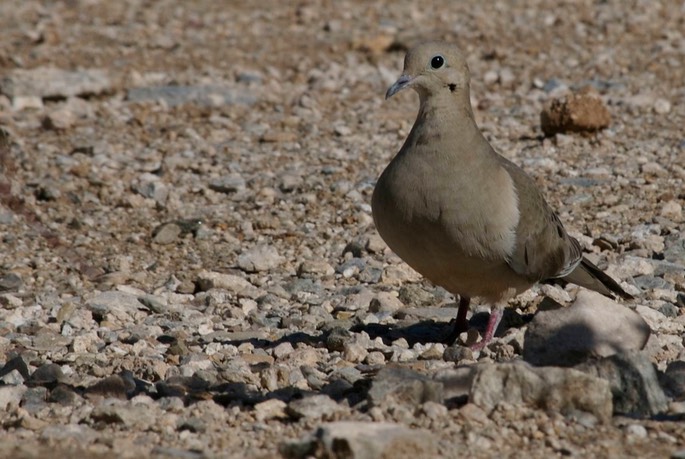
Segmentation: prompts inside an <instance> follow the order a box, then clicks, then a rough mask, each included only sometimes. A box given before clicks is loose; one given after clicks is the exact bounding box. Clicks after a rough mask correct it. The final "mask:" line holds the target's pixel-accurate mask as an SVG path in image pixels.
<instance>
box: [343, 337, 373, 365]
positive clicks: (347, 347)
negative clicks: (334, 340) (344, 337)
mask: <svg viewBox="0 0 685 459" xmlns="http://www.w3.org/2000/svg"><path fill="white" fill-rule="evenodd" d="M367 355H369V351H367V350H366V348H365V347H364V346H362V345H361V344H359V343H356V342H347V343H345V344H344V346H343V358H344V359H345V360H346V361H347V362H352V363H359V362H362V361H363V360H364V359H365V358H366V356H367Z"/></svg>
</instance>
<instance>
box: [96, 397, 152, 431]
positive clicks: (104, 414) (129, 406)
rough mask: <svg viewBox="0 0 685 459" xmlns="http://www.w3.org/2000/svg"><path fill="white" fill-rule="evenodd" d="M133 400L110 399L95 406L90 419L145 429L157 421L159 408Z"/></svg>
mask: <svg viewBox="0 0 685 459" xmlns="http://www.w3.org/2000/svg"><path fill="white" fill-rule="evenodd" d="M151 408H152V406H150V405H148V404H145V403H139V402H136V401H134V400H129V401H126V402H122V401H119V400H111V401H110V402H109V403H103V404H100V405H97V406H95V408H93V411H92V412H91V413H90V419H91V420H92V421H93V422H95V423H99V424H100V423H101V424H105V425H107V424H120V425H121V426H123V427H125V428H127V429H132V428H135V429H139V430H147V429H149V428H151V427H152V426H154V425H156V424H157V423H158V422H159V415H160V413H159V410H157V409H151Z"/></svg>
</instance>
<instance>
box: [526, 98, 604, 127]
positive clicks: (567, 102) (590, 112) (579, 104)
mask: <svg viewBox="0 0 685 459" xmlns="http://www.w3.org/2000/svg"><path fill="white" fill-rule="evenodd" d="M610 122H611V114H610V113H609V110H608V109H607V108H606V106H605V105H604V103H603V102H602V99H600V98H599V97H598V96H597V95H594V94H589V93H578V94H572V95H570V96H568V97H564V98H562V99H554V100H552V101H551V102H550V103H549V104H548V105H547V106H546V107H545V108H544V109H543V111H542V113H541V114H540V124H541V127H542V131H543V132H544V133H545V135H548V136H552V135H554V134H556V133H567V132H595V131H599V130H601V129H605V128H606V127H608V126H609V123H610Z"/></svg>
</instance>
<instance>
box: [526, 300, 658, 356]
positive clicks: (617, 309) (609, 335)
mask: <svg viewBox="0 0 685 459" xmlns="http://www.w3.org/2000/svg"><path fill="white" fill-rule="evenodd" d="M655 312H656V311H655ZM649 335H650V327H649V325H648V324H647V322H645V320H644V319H643V318H642V317H640V315H638V314H637V313H635V311H632V310H631V309H629V308H627V307H625V306H623V305H620V304H618V303H616V302H615V301H613V300H611V299H610V298H607V297H605V296H603V295H600V294H599V293H596V292H592V291H589V290H581V291H579V292H578V296H577V297H576V301H575V302H574V303H573V304H572V305H571V306H570V307H568V308H560V309H555V310H550V311H541V312H538V313H537V314H536V315H535V318H533V320H532V322H531V323H530V324H529V325H528V329H527V330H526V335H525V340H524V343H525V345H524V348H523V358H524V359H525V360H526V361H528V362H530V363H532V364H534V365H575V364H577V363H580V362H582V361H583V360H585V359H586V358H588V357H590V356H608V355H613V354H615V353H617V352H621V351H629V350H639V349H642V348H643V347H644V345H645V344H646V343H647V340H648V339H649Z"/></svg>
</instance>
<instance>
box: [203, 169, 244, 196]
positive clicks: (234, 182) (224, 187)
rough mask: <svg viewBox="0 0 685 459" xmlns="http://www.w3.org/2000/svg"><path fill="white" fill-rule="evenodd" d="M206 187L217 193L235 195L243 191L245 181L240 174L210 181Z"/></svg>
mask: <svg viewBox="0 0 685 459" xmlns="http://www.w3.org/2000/svg"><path fill="white" fill-rule="evenodd" d="M208 186H209V189H210V190H214V191H216V192H218V193H227V194H228V193H235V192H238V191H243V190H244V189H245V179H244V178H243V176H242V175H240V174H229V175H225V176H223V177H219V178H216V179H213V180H211V181H210V182H209V185H208Z"/></svg>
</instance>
